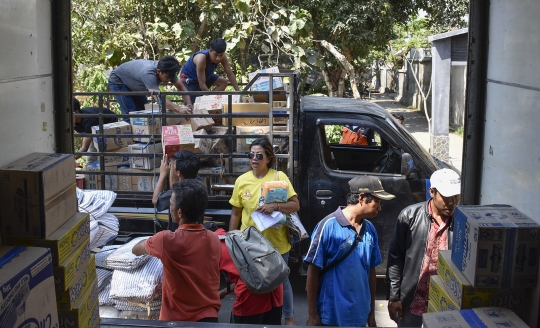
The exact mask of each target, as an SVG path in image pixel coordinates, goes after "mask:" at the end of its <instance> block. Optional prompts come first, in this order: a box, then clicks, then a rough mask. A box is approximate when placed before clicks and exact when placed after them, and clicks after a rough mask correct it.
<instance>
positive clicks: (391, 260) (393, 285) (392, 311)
mask: <svg viewBox="0 0 540 328" xmlns="http://www.w3.org/2000/svg"><path fill="white" fill-rule="evenodd" d="M403 215H404V214H403V212H402V213H401V214H400V215H399V217H398V219H397V220H396V226H395V228H394V234H393V235H392V239H391V241H390V247H389V249H388V262H387V268H386V280H387V282H388V284H389V298H388V314H389V316H390V319H392V320H394V321H395V322H396V323H399V321H400V320H401V318H402V316H403V312H402V311H403V309H402V304H401V299H400V293H401V279H402V276H403V265H404V261H405V247H406V242H405V238H406V236H407V234H408V227H407V226H406V225H405V224H404V223H403Z"/></svg>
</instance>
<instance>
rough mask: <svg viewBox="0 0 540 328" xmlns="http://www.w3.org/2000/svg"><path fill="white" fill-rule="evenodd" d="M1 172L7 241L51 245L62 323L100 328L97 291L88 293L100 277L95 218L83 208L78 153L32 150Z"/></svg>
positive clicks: (56, 293) (53, 272)
mask: <svg viewBox="0 0 540 328" xmlns="http://www.w3.org/2000/svg"><path fill="white" fill-rule="evenodd" d="M0 174H1V177H2V178H1V179H0V180H1V182H0V190H1V191H0V199H1V200H2V202H3V204H6V205H7V206H2V208H1V212H0V213H1V217H0V220H1V226H2V242H3V244H5V245H12V246H39V247H43V248H48V249H49V250H50V251H48V252H50V253H49V255H48V256H49V258H50V260H48V262H50V264H51V267H52V270H51V275H52V276H53V277H54V279H51V281H52V282H53V286H54V294H52V295H51V297H50V303H52V304H55V309H57V311H58V312H57V313H58V318H59V319H58V324H59V327H61V328H63V327H73V326H72V325H71V324H72V323H75V324H76V325H75V326H74V327H97V326H98V325H99V314H98V313H97V312H96V311H94V309H95V308H98V305H97V304H98V299H97V292H88V293H87V291H89V290H92V289H93V286H95V285H96V281H97V280H96V264H95V260H94V256H93V255H92V254H91V252H90V247H89V243H90V217H89V215H88V214H87V213H78V212H77V197H76V191H75V187H74V183H75V166H74V158H73V155H65V154H41V153H35V154H31V155H29V156H26V157H24V158H22V159H20V160H18V161H16V162H14V163H12V164H10V165H8V166H5V167H3V168H2V169H0ZM14 227H16V228H14ZM23 248H24V247H23ZM28 249H41V248H33V247H29V248H28ZM43 261H45V260H43ZM41 263H42V264H43V265H45V264H46V263H45V262H40V264H39V265H38V266H41V265H42V264H41ZM35 268H37V266H36V265H34V266H33V269H32V270H36V269H35ZM54 300H56V302H54ZM98 310H99V308H98ZM91 311H94V312H91ZM52 326H54V325H52ZM2 327H3V326H2Z"/></svg>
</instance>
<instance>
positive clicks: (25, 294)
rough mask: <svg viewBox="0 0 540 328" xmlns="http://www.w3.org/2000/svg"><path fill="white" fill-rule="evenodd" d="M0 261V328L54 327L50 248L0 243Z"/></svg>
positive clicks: (54, 308)
mask: <svg viewBox="0 0 540 328" xmlns="http://www.w3.org/2000/svg"><path fill="white" fill-rule="evenodd" d="M0 261H1V262H3V265H2V266H1V267H0V287H1V289H0V292H1V300H0V309H1V310H0V327H45V326H46V327H58V310H57V307H56V302H55V290H54V277H53V267H52V255H51V252H50V250H49V249H46V248H38V247H9V246H0Z"/></svg>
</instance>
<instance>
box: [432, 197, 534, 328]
mask: <svg viewBox="0 0 540 328" xmlns="http://www.w3.org/2000/svg"><path fill="white" fill-rule="evenodd" d="M539 251H540V225H539V224H537V223H536V222H535V221H533V220H532V219H530V218H528V217H527V216H526V215H524V214H523V213H521V212H519V211H518V210H517V209H515V208H514V207H511V206H507V205H490V206H459V207H458V208H457V210H456V213H455V215H454V231H453V241H452V250H451V251H450V250H448V251H439V258H438V264H437V265H438V267H437V275H436V276H432V277H431V281H430V287H429V303H428V312H430V313H433V312H442V311H459V310H466V309H475V308H480V307H488V306H497V307H503V308H508V309H510V310H512V311H514V312H515V313H516V314H517V315H518V316H519V317H520V318H521V319H523V320H525V321H527V319H528V316H529V314H530V311H531V310H532V308H531V305H532V304H533V302H532V297H533V295H531V292H532V290H533V289H534V287H536V284H537V276H538V260H539V254H540V253H539ZM506 312H508V311H506ZM424 316H426V315H424ZM429 327H432V326H429ZM433 327H438V326H433ZM520 327H521V326H520Z"/></svg>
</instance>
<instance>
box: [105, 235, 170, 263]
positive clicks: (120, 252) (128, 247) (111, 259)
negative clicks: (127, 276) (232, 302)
mask: <svg viewBox="0 0 540 328" xmlns="http://www.w3.org/2000/svg"><path fill="white" fill-rule="evenodd" d="M148 238H149V237H139V238H134V239H132V240H131V241H130V242H129V243H127V244H124V245H122V247H120V248H118V249H117V250H115V251H114V252H113V253H112V254H110V255H109V256H107V257H106V258H105V259H104V260H103V267H104V268H106V269H111V270H116V269H118V270H128V271H131V270H135V269H137V268H139V267H140V266H142V265H143V264H145V263H146V262H148V260H150V258H152V257H153V256H152V255H148V254H145V255H141V256H136V255H133V253H132V249H133V246H135V244H137V243H138V242H139V241H141V240H145V239H148ZM159 264H160V265H161V261H160V262H159ZM161 271H163V269H162V270H161Z"/></svg>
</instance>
